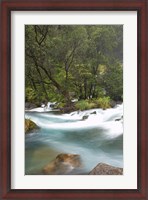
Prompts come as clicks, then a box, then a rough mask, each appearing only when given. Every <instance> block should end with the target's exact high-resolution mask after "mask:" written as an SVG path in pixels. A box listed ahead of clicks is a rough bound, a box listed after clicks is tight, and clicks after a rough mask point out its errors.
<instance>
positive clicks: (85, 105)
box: [75, 100, 96, 110]
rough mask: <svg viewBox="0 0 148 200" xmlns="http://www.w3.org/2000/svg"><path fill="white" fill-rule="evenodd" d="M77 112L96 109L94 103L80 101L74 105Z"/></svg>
mask: <svg viewBox="0 0 148 200" xmlns="http://www.w3.org/2000/svg"><path fill="white" fill-rule="evenodd" d="M75 107H76V109H77V110H89V109H92V108H95V107H96V104H95V103H94V102H90V101H88V100H81V101H78V102H77V103H76V104H75Z"/></svg>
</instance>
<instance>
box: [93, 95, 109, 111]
mask: <svg viewBox="0 0 148 200" xmlns="http://www.w3.org/2000/svg"><path fill="white" fill-rule="evenodd" d="M96 104H97V106H98V107H99V108H102V109H107V108H110V107H111V99H110V97H108V96H107V97H101V98H98V99H97V100H96Z"/></svg>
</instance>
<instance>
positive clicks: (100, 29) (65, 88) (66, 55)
mask: <svg viewBox="0 0 148 200" xmlns="http://www.w3.org/2000/svg"><path fill="white" fill-rule="evenodd" d="M76 99H77V100H78V101H75V100H76ZM117 101H123V26H122V25H26V26H25V102H29V103H33V104H35V105H36V106H40V105H41V103H45V104H47V102H57V104H56V105H57V108H60V109H61V110H62V109H63V111H64V112H65V111H72V110H86V109H91V108H96V107H97V108H98V107H100V108H103V109H106V108H109V107H111V106H112V105H113V104H114V103H113V102H117Z"/></svg>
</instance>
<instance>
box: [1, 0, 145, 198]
mask: <svg viewBox="0 0 148 200" xmlns="http://www.w3.org/2000/svg"><path fill="white" fill-rule="evenodd" d="M51 10H52V11H66V10H68V11H137V15H138V32H137V35H138V41H137V46H138V49H137V52H138V77H137V92H138V97H137V101H138V103H137V111H138V120H137V121H138V124H137V130H138V132H137V138H138V142H137V159H138V166H137V169H138V174H137V177H138V180H137V182H138V185H137V189H132V190H131V189H120V190H117V189H114V190H112V189H104V190H102V189H98V190H96V189H95V190H92V189H89V190H88V189H87V190H84V189H83V190H81V189H80V190H76V189H73V190H72V189H70V190H66V189H64V190H62V189H61V190H59V189H55V190H53V189H52V190H51V189H49V190H47V189H46V190H38V189H34V190H32V189H28V190H26V189H21V190H20V189H15V190H12V189H11V95H12V94H11V11H51ZM0 30H1V31H0V34H1V35H0V38H1V54H0V55H1V63H0V81H1V84H0V94H1V101H0V115H1V117H0V129H1V135H0V136H1V138H0V163H1V164H0V180H1V182H0V199H128V200H129V199H131V200H136V199H137V200H138V199H139V200H147V199H148V145H147V142H148V135H147V134H148V128H147V119H148V118H147V113H148V104H147V100H148V99H147V97H148V95H147V94H148V87H147V86H148V78H147V76H148V70H147V67H148V1H147V0H118V1H116V0H74V1H72V0H26V1H25V0H2V1H1V28H0ZM131 159H132V158H131Z"/></svg>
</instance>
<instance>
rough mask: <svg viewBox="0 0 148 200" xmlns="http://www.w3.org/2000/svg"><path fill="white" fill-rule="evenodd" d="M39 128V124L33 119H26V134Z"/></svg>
mask: <svg viewBox="0 0 148 200" xmlns="http://www.w3.org/2000/svg"><path fill="white" fill-rule="evenodd" d="M37 128H38V126H37V125H36V124H35V123H34V122H33V121H31V120H30V119H25V134H26V133H29V132H30V131H32V130H34V129H37Z"/></svg>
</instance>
